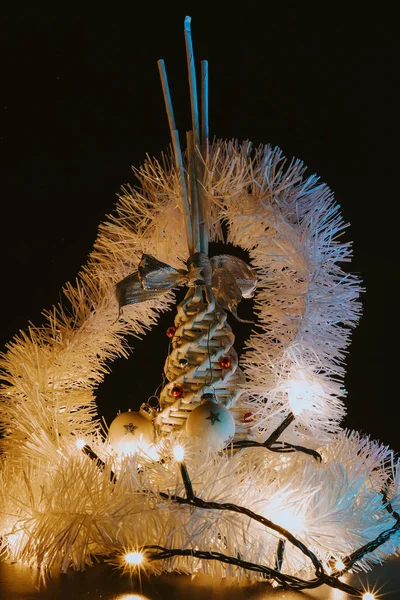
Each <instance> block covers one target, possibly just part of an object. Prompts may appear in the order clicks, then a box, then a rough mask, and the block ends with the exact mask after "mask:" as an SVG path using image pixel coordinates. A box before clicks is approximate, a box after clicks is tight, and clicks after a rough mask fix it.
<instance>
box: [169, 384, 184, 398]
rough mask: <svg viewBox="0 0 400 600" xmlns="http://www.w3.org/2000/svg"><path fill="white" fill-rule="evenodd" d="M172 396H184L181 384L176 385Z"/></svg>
mask: <svg viewBox="0 0 400 600" xmlns="http://www.w3.org/2000/svg"><path fill="white" fill-rule="evenodd" d="M171 396H173V397H174V398H182V396H183V388H182V387H181V386H180V385H174V387H173V388H172V390H171Z"/></svg>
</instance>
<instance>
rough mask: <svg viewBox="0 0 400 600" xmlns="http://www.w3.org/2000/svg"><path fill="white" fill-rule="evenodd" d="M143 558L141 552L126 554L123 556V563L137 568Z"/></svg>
mask: <svg viewBox="0 0 400 600" xmlns="http://www.w3.org/2000/svg"><path fill="white" fill-rule="evenodd" d="M143 560H144V556H143V554H142V553H141V552H128V553H127V554H125V556H124V561H125V562H126V563H127V564H128V565H132V566H139V565H141V564H142V563H143Z"/></svg>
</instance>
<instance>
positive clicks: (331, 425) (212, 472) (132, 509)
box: [0, 141, 400, 581]
mask: <svg viewBox="0 0 400 600" xmlns="http://www.w3.org/2000/svg"><path fill="white" fill-rule="evenodd" d="M203 168H204V179H203V183H202V185H203V194H204V199H203V201H204V206H205V209H206V215H207V226H208V231H209V238H210V240H211V241H224V242H229V243H230V244H233V245H234V246H238V247H240V248H242V249H244V250H245V251H247V252H248V256H249V264H250V265H251V266H252V268H253V269H254V270H255V271H256V273H257V278H258V285H257V292H256V297H255V321H256V324H255V326H254V327H253V332H252V334H251V336H250V337H249V339H248V341H247V343H246V348H245V351H244V353H243V354H242V356H241V358H240V366H241V369H242V370H243V373H244V379H243V382H242V384H241V386H242V393H241V396H240V398H239V400H238V403H237V406H239V407H240V408H241V409H243V411H242V412H244V413H247V412H249V413H251V419H248V420H246V421H247V422H243V421H242V422H241V423H237V425H238V428H240V430H241V431H242V438H243V436H244V437H245V439H247V440H250V441H258V442H263V441H265V440H266V439H267V438H268V436H270V435H271V433H272V432H273V431H274V430H275V429H276V428H277V427H279V425H280V424H281V422H282V421H283V420H284V419H285V417H287V415H288V414H291V413H292V412H293V411H295V408H294V405H292V404H291V403H290V398H291V393H290V386H291V385H292V384H293V377H295V378H297V380H298V381H297V383H300V387H297V388H296V389H300V390H302V389H303V388H304V389H303V392H300V393H299V392H296V393H297V398H296V402H297V404H296V406H297V407H298V404H299V403H300V409H298V410H297V412H296V414H295V419H294V420H293V421H292V423H291V424H290V426H288V427H287V428H286V429H285V431H284V432H283V435H282V439H283V440H284V442H286V443H288V444H292V445H297V446H303V447H307V448H310V449H314V450H317V451H318V453H319V455H320V457H321V460H316V459H315V457H314V456H310V455H309V454H306V453H304V452H292V453H277V452H272V451H270V450H268V449H266V448H265V447H249V448H242V449H241V450H236V451H233V450H232V448H231V447H228V448H227V449H226V450H223V451H220V452H213V451H209V450H208V449H207V448H204V447H197V446H195V445H193V446H189V447H188V448H187V454H186V458H185V461H186V466H187V469H188V472H189V473H190V477H191V482H192V485H193V488H194V489H195V491H196V492H197V494H200V495H201V498H202V499H203V501H204V502H209V503H218V504H219V505H222V504H223V505H224V506H232V505H240V506H242V507H246V509H247V511H252V514H253V513H256V514H257V515H261V516H262V517H265V518H266V519H269V520H270V521H271V522H272V523H275V524H277V525H278V526H279V527H283V528H285V531H287V530H289V531H290V532H291V534H293V535H294V536H297V537H298V538H299V539H301V540H302V543H303V544H305V545H306V546H307V547H308V548H309V549H311V550H312V552H313V555H315V556H316V557H318V560H319V561H320V562H321V564H322V565H323V567H324V568H326V569H328V568H329V565H332V559H336V560H337V559H340V558H343V557H346V556H351V554H352V553H354V552H356V551H357V550H358V549H359V548H361V547H363V546H364V545H366V544H368V543H369V542H371V540H375V539H376V538H377V537H378V536H379V535H381V534H382V532H385V531H387V530H390V529H391V528H393V525H394V519H393V516H392V515H391V514H390V511H388V510H387V502H388V501H390V506H391V509H392V510H393V511H400V475H399V473H400V469H399V463H398V462H396V459H395V457H394V454H393V452H392V451H391V450H390V449H389V448H387V447H384V446H383V445H381V444H380V443H378V442H376V441H373V440H370V439H369V438H368V437H363V436H361V435H359V434H358V433H356V432H350V431H346V430H343V429H342V428H341V425H340V424H341V421H342V419H343V416H344V414H345V408H344V402H343V399H344V396H345V391H344V388H343V375H344V366H343V361H344V358H345V352H346V347H347V346H348V344H349V336H350V333H351V329H352V327H353V326H355V324H356V323H357V320H358V318H359V315H360V303H359V301H358V297H359V294H360V291H361V286H360V282H359V280H358V278H357V277H356V276H354V275H352V274H350V273H348V272H346V271H344V270H342V266H343V263H346V262H348V261H349V260H350V257H351V245H350V244H349V243H347V242H345V241H341V238H340V236H341V234H342V233H343V231H344V230H345V228H346V224H345V223H344V222H343V220H342V217H341V214H340V210H339V207H338V205H337V204H336V202H335V200H334V197H333V194H332V192H331V190H330V189H329V188H328V187H327V186H326V185H324V184H323V183H321V182H320V181H319V179H318V177H317V176H315V175H311V176H306V175H305V167H304V165H303V164H302V163H301V162H300V161H298V160H292V161H291V162H288V161H286V159H285V158H284V156H283V154H282V152H281V150H279V149H278V148H272V147H270V146H265V147H259V148H255V149H253V148H252V147H251V144H250V143H248V142H245V143H243V144H239V143H238V142H236V141H215V142H213V143H212V144H210V145H209V147H208V149H207V152H206V154H205V156H204V162H203ZM136 176H137V178H138V181H139V185H138V187H137V188H133V187H130V186H126V187H125V188H123V189H122V192H121V194H120V197H119V201H118V203H117V205H116V209H115V212H114V213H113V214H112V215H111V216H109V217H108V220H107V221H106V222H104V223H103V224H101V225H100V228H99V234H98V237H97V240H96V242H95V244H94V249H93V251H92V253H91V255H90V257H89V261H88V263H87V266H85V268H84V269H83V270H82V272H81V273H80V274H79V276H78V278H77V281H76V283H75V284H73V285H72V284H67V285H66V286H65V289H64V296H65V306H66V307H68V308H63V306H62V305H59V306H55V307H53V308H52V309H51V310H49V311H47V313H46V317H47V323H46V325H45V326H43V327H37V328H35V327H33V326H31V327H29V329H28V330H27V331H26V332H24V333H20V334H18V335H17V336H16V337H15V338H14V339H13V340H12V341H11V342H10V343H9V344H8V346H7V349H6V352H5V354H4V355H3V356H2V357H1V369H2V386H1V404H0V422H1V427H2V434H3V439H2V440H1V448H2V457H1V471H0V536H1V537H0V544H1V550H2V554H3V557H4V558H5V559H7V560H12V561H22V562H24V563H28V564H30V565H35V566H39V567H40V568H41V569H43V570H47V569H53V568H59V569H60V570H61V571H62V572H65V571H67V569H68V568H73V569H77V570H81V569H84V568H85V567H86V566H87V565H92V564H93V562H94V560H95V558H96V557H104V558H106V559H107V560H110V561H111V562H114V563H116V564H120V565H123V561H122V556H123V555H124V553H126V552H127V551H132V549H141V548H144V547H150V546H154V547H157V548H160V547H161V548H163V549H171V548H172V549H178V551H177V552H176V553H175V554H174V553H171V554H170V555H168V553H164V554H162V552H161V554H160V557H159V558H160V559H159V560H152V561H149V562H148V563H147V564H146V569H147V570H148V571H149V572H156V573H160V572H162V571H179V572H185V573H196V572H199V571H200V572H202V573H206V574H212V575H216V576H222V577H225V576H232V577H236V578H238V579H246V578H250V579H251V578H253V579H257V578H262V577H263V576H265V574H264V575H263V573H260V572H259V571H257V569H253V570H252V569H250V570H248V569H246V568H243V565H244V564H262V565H265V566H266V567H269V568H271V569H274V568H276V550H277V545H279V544H280V543H281V542H282V539H284V536H282V535H281V533H280V532H279V531H278V530H277V529H273V528H269V527H266V526H265V525H264V524H263V523H261V522H260V521H259V520H255V519H253V518H251V516H249V514H248V512H247V513H245V512H243V513H238V512H234V511H230V510H220V509H219V508H218V506H216V507H215V508H212V507H211V508H210V506H208V507H204V506H203V507H202V506H189V505H188V504H185V503H182V502H181V503H179V502H177V501H176V498H177V497H183V496H184V495H185V487H184V483H183V482H182V480H181V478H180V477H178V475H179V472H178V471H177V463H176V461H175V460H174V458H173V447H174V444H175V443H176V438H179V435H178V434H177V435H176V436H172V435H171V436H166V437H163V438H160V439H159V440H158V441H157V442H158V445H157V453H158V454H157V455H156V456H154V455H152V456H150V455H149V456H146V455H143V454H135V455H133V456H127V457H125V458H123V459H122V460H119V459H118V457H115V456H114V455H113V454H112V453H111V454H110V452H109V450H108V447H107V445H106V443H105V439H104V432H103V425H102V420H101V415H99V414H98V412H97V407H96V398H95V394H96V388H97V387H98V386H99V384H100V383H101V382H102V380H103V378H104V377H105V376H106V374H107V370H108V367H107V365H108V364H109V362H110V360H111V361H112V359H115V358H116V357H118V356H126V357H127V356H128V354H129V351H128V348H127V345H126V342H125V338H126V336H127V335H128V334H133V335H135V336H138V337H140V336H144V335H146V332H147V331H148V330H149V329H150V328H151V327H153V326H155V325H156V324H157V319H158V317H159V315H160V313H161V312H163V311H166V310H169V309H171V306H172V304H173V302H174V295H173V293H172V292H171V291H170V292H167V293H166V294H165V295H163V296H160V297H158V298H156V299H152V300H149V301H145V302H141V303H137V304H134V305H132V306H126V307H124V308H123V310H122V313H121V314H120V315H119V310H118V309H119V307H118V303H117V300H116V296H115V286H116V284H117V283H118V282H119V281H121V280H122V279H123V278H124V277H126V276H127V275H129V274H130V273H132V272H133V271H135V270H136V269H137V266H138V264H139V261H140V259H141V257H142V255H143V254H144V253H148V254H152V255H154V256H155V257H156V258H157V259H158V260H161V261H165V262H167V263H168V264H170V265H172V266H173V267H176V268H184V267H185V263H186V260H187V258H188V255H187V246H186V240H185V236H184V231H185V225H184V217H183V213H182V210H181V204H180V195H181V191H180V181H179V173H178V171H177V168H176V166H175V162H174V160H173V157H172V154H171V156H169V155H163V156H162V158H161V159H160V160H159V161H158V160H147V161H146V162H145V163H144V164H143V166H142V167H140V168H139V169H138V170H136ZM225 230H226V231H227V238H226V239H225V240H223V231H225ZM239 312H240V310H239ZM139 348H140V346H139ZM302 383H304V386H303V388H302V386H301V384H302ZM143 400H145V399H143ZM243 432H244V433H243ZM81 439H82V440H84V443H85V445H86V447H90V448H91V450H92V452H93V453H94V455H95V456H97V457H98V460H91V459H90V456H88V455H87V454H85V453H83V452H82V451H81V450H80V449H79V448H77V445H76V441H77V440H81ZM157 456H159V457H160V456H162V460H159V459H157ZM99 466H101V468H99ZM382 490H384V491H385V499H384V500H382ZM392 533H393V535H390V536H387V538H385V539H386V541H384V543H381V544H380V545H378V546H377V547H376V548H375V549H373V550H372V551H369V552H366V553H362V554H361V556H360V558H359V560H358V561H357V562H356V564H355V565H354V567H353V568H355V569H357V568H358V569H364V570H366V569H368V568H370V566H371V565H373V564H376V563H379V562H380V561H382V560H383V559H384V558H385V557H387V556H390V555H393V554H396V553H397V552H398V549H399V533H398V530H397V531H396V532H393V531H392ZM203 551H204V552H208V553H211V554H208V555H207V556H203V555H202V552H203ZM196 552H197V554H196ZM222 554H223V555H224V556H232V557H237V558H238V559H240V560H241V561H242V563H240V564H227V563H226V562H224V561H223V560H214V558H216V557H217V556H220V555H222ZM210 557H211V558H212V560H210ZM233 562H234V561H233ZM346 564H351V561H350V562H348V563H346ZM314 567H315V564H313V562H312V560H310V556H309V555H307V553H304V552H302V551H301V549H299V547H298V546H296V545H295V544H291V543H287V544H286V549H285V564H284V571H285V573H287V574H289V575H290V576H292V577H303V578H307V577H310V576H312V575H313V572H314ZM293 581H294V580H293Z"/></svg>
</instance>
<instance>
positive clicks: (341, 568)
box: [335, 558, 345, 571]
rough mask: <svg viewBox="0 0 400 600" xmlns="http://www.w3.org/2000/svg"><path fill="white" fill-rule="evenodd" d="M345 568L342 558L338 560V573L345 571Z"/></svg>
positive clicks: (336, 565) (336, 567)
mask: <svg viewBox="0 0 400 600" xmlns="http://www.w3.org/2000/svg"><path fill="white" fill-rule="evenodd" d="M344 568H345V564H344V562H343V561H342V560H341V559H340V558H338V560H337V561H336V562H335V569H336V571H343V569H344Z"/></svg>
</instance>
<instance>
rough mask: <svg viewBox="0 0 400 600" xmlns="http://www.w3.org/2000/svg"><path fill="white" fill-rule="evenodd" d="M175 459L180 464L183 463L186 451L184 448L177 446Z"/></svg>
mask: <svg viewBox="0 0 400 600" xmlns="http://www.w3.org/2000/svg"><path fill="white" fill-rule="evenodd" d="M174 457H175V460H177V461H178V462H182V461H183V459H184V457H185V450H184V448H183V447H182V446H175V448H174Z"/></svg>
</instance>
